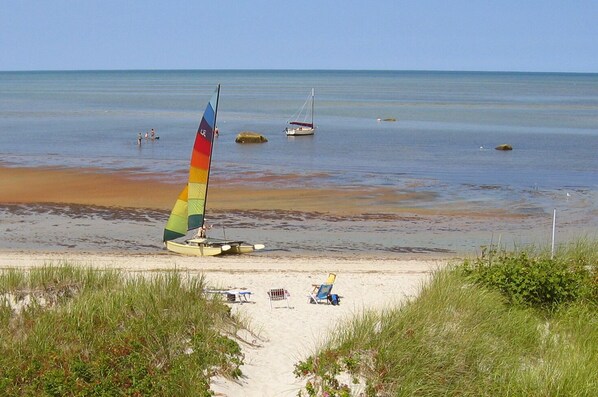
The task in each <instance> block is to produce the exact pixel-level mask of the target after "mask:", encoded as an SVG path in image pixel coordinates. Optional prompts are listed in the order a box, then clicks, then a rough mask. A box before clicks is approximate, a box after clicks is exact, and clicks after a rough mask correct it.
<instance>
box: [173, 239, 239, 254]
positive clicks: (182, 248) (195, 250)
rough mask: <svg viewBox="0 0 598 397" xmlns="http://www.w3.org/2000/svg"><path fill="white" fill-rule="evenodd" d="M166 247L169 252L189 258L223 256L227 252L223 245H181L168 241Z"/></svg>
mask: <svg viewBox="0 0 598 397" xmlns="http://www.w3.org/2000/svg"><path fill="white" fill-rule="evenodd" d="M165 245H166V249H167V250H169V251H171V252H176V253H177V254H181V255H187V256H216V255H220V254H222V253H223V252H226V250H225V249H223V246H222V245H213V244H187V243H185V244H181V243H177V242H174V241H167V242H166V243H165ZM224 248H227V247H224Z"/></svg>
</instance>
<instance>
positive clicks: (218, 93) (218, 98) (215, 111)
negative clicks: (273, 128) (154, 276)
mask: <svg viewBox="0 0 598 397" xmlns="http://www.w3.org/2000/svg"><path fill="white" fill-rule="evenodd" d="M218 102H220V84H218V88H216V109H214V125H213V126H212V142H210V161H209V163H208V177H207V179H206V199H205V200H204V201H203V214H204V216H203V217H202V220H201V227H200V228H203V226H204V224H205V223H206V216H205V214H206V204H207V202H208V200H207V198H208V187H209V186H210V174H211V171H212V153H213V152H214V135H216V120H217V119H218Z"/></svg>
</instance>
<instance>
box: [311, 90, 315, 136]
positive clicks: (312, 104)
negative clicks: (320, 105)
mask: <svg viewBox="0 0 598 397" xmlns="http://www.w3.org/2000/svg"><path fill="white" fill-rule="evenodd" d="M314 102H315V98H314V89H313V88H312V89H311V128H314V129H315V127H316V126H315V125H314Z"/></svg>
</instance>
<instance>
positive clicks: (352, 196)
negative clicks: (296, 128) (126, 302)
mask: <svg viewBox="0 0 598 397" xmlns="http://www.w3.org/2000/svg"><path fill="white" fill-rule="evenodd" d="M163 179H164V176H163V175H158V174H156V175H152V174H147V173H146V174H143V176H142V177H140V176H139V175H136V174H135V173H134V172H119V173H116V172H106V171H101V170H97V169H93V168H87V169H72V168H64V169H59V168H54V169H47V168H10V167H0V180H1V181H2V189H1V190H0V203H4V204H33V203H35V204H41V203H46V204H48V203H51V204H82V205H95V206H104V207H125V208H148V209H155V210H168V211H169V210H170V209H171V207H172V205H173V204H174V202H175V201H176V197H177V195H178V193H179V191H180V190H181V189H182V186H184V183H185V181H184V180H181V181H178V182H179V183H167V182H164V181H163ZM280 179H285V177H276V178H275V177H271V178H269V179H261V180H259V181H254V180H251V179H249V180H248V181H247V182H245V183H244V184H241V183H239V181H238V180H228V179H227V180H218V179H217V178H213V179H212V180H211V181H210V191H209V194H208V210H216V211H226V210H237V211H247V210H257V211H277V210H278V211H299V212H318V213H323V214H331V215H338V216H356V215H367V214H370V215H371V214H379V215H380V216H382V215H383V214H386V215H396V214H401V213H410V214H435V215H443V214H444V215H454V216H465V215H467V216H472V217H479V216H483V217H493V216H501V217H505V216H506V217H521V215H517V214H509V213H508V212H507V211H504V210H502V209H495V210H494V211H490V212H489V211H484V212H483V213H482V212H477V211H475V210H473V211H472V209H471V208H469V210H467V209H466V208H458V207H457V208H451V207H449V206H442V203H437V204H436V205H435V208H428V207H427V205H428V203H430V202H433V201H434V193H432V192H431V193H420V192H409V191H407V192H400V191H396V190H395V189H392V188H390V187H372V188H359V189H356V188H355V187H334V188H332V187H328V188H326V187H322V188H308V187H301V188H293V187H288V184H287V186H281V184H280V183H279V182H280ZM287 179H288V180H287V182H289V181H294V180H296V177H295V176H292V175H291V176H288V178H287ZM251 182H257V183H258V184H257V187H253V186H252V185H251V184H250V183H251ZM297 185H300V183H297ZM269 186H273V187H269Z"/></svg>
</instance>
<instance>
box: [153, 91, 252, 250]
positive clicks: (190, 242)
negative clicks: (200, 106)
mask: <svg viewBox="0 0 598 397" xmlns="http://www.w3.org/2000/svg"><path fill="white" fill-rule="evenodd" d="M219 97H220V85H218V87H217V88H216V91H215V92H214V94H213V95H212V98H211V99H210V102H208V105H207V106H206V109H205V111H204V113H203V116H202V118H201V122H200V124H199V128H198V129H197V133H196V135H195V143H194V145H193V151H192V153H191V162H190V166H189V179H188V182H187V185H186V186H185V188H184V189H183V191H182V192H181V193H180V194H179V197H178V199H177V201H176V203H175V205H174V207H173V209H172V212H171V214H170V217H169V218H168V222H167V223H166V227H165V228H164V237H163V241H164V245H165V246H166V248H167V249H168V250H169V251H172V252H176V253H179V254H182V255H192V256H214V255H220V254H245V253H249V252H253V251H255V250H258V249H262V248H264V246H263V245H262V244H249V243H246V242H244V241H234V240H221V239H214V238H208V237H206V228H205V210H206V197H207V194H208V182H209V179H210V168H211V164H212V148H213V145H214V135H215V129H216V116H217V114H218V100H219ZM192 230H197V235H196V236H194V237H193V238H191V239H187V240H185V241H184V242H176V241H173V240H175V239H178V238H182V237H185V236H186V234H187V232H189V231H192Z"/></svg>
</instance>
